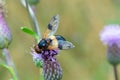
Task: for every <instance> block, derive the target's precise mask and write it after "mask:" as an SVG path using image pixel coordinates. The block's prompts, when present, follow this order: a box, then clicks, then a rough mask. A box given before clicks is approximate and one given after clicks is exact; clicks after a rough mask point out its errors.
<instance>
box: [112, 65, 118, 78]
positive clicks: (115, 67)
mask: <svg viewBox="0 0 120 80" xmlns="http://www.w3.org/2000/svg"><path fill="white" fill-rule="evenodd" d="M113 69H114V75H115V80H118V71H117V65H113Z"/></svg>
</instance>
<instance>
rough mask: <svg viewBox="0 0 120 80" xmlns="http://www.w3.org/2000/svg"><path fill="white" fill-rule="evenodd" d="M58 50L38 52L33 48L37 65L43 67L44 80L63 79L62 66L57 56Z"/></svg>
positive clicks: (32, 52)
mask: <svg viewBox="0 0 120 80" xmlns="http://www.w3.org/2000/svg"><path fill="white" fill-rule="evenodd" d="M58 52H59V51H58V50H48V51H45V52H44V51H43V52H41V53H40V54H38V53H36V52H35V51H34V49H32V48H31V54H32V56H33V61H34V63H35V65H36V66H37V67H42V68H43V76H44V80H61V78H62V68H61V66H60V64H59V63H58V61H57V60H56V58H55V55H57V54H58Z"/></svg>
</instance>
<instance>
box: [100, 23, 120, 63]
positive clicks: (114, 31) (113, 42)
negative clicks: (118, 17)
mask: <svg viewBox="0 0 120 80" xmlns="http://www.w3.org/2000/svg"><path fill="white" fill-rule="evenodd" d="M100 39H101V41H102V42H103V44H105V45H107V47H108V51H107V59H108V61H109V62H110V63H111V64H118V63H120V26H119V25H117V24H112V25H107V26H105V27H104V29H103V30H102V32H101V34H100Z"/></svg>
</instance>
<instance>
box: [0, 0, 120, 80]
mask: <svg viewBox="0 0 120 80" xmlns="http://www.w3.org/2000/svg"><path fill="white" fill-rule="evenodd" d="M6 7H7V9H8V14H7V17H6V21H7V23H8V25H9V27H10V29H11V31H12V35H13V41H12V43H11V45H10V46H9V51H10V53H11V57H12V59H13V60H14V63H15V65H16V68H17V71H18V74H19V77H20V79H21V80H40V79H39V68H37V67H36V66H35V65H34V63H33V61H32V56H31V55H30V54H29V53H30V48H31V47H32V46H33V44H34V43H35V42H34V38H33V37H31V36H29V35H27V34H25V33H23V32H22V31H21V30H20V27H21V26H27V27H29V28H30V29H32V24H31V20H30V18H29V15H28V12H27V10H26V9H25V8H24V7H23V6H22V5H21V3H20V0H6ZM56 14H59V15H60V24H59V29H58V31H57V33H56V34H60V35H63V36H64V37H65V38H66V39H67V40H68V41H71V42H72V43H73V44H74V45H75V48H73V49H70V50H63V51H61V52H60V54H59V55H58V56H57V59H58V60H59V63H60V64H61V66H62V69H63V79H62V80H114V74H113V68H112V66H111V65H110V64H109V63H108V62H107V60H106V46H104V45H103V44H102V43H101V41H100V39H99V34H100V31H101V29H103V27H104V26H105V25H107V24H112V23H115V24H116V23H117V24H119V23H120V0H40V3H39V4H38V5H37V6H36V16H37V19H38V22H39V25H40V29H41V33H42V34H43V33H44V31H45V29H46V27H47V24H48V23H49V21H50V19H51V17H52V16H54V15H56ZM118 70H119V76H120V67H119V66H118ZM9 78H10V75H9V73H8V71H7V70H6V69H4V68H2V67H0V80H9Z"/></svg>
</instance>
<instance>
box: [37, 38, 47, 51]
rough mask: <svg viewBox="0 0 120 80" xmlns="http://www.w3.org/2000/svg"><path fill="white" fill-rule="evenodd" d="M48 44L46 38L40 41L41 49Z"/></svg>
mask: <svg viewBox="0 0 120 80" xmlns="http://www.w3.org/2000/svg"><path fill="white" fill-rule="evenodd" d="M46 45H47V42H46V40H44V39H42V40H41V41H40V42H39V43H38V47H39V48H40V49H42V48H43V47H45V46H46Z"/></svg>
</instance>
